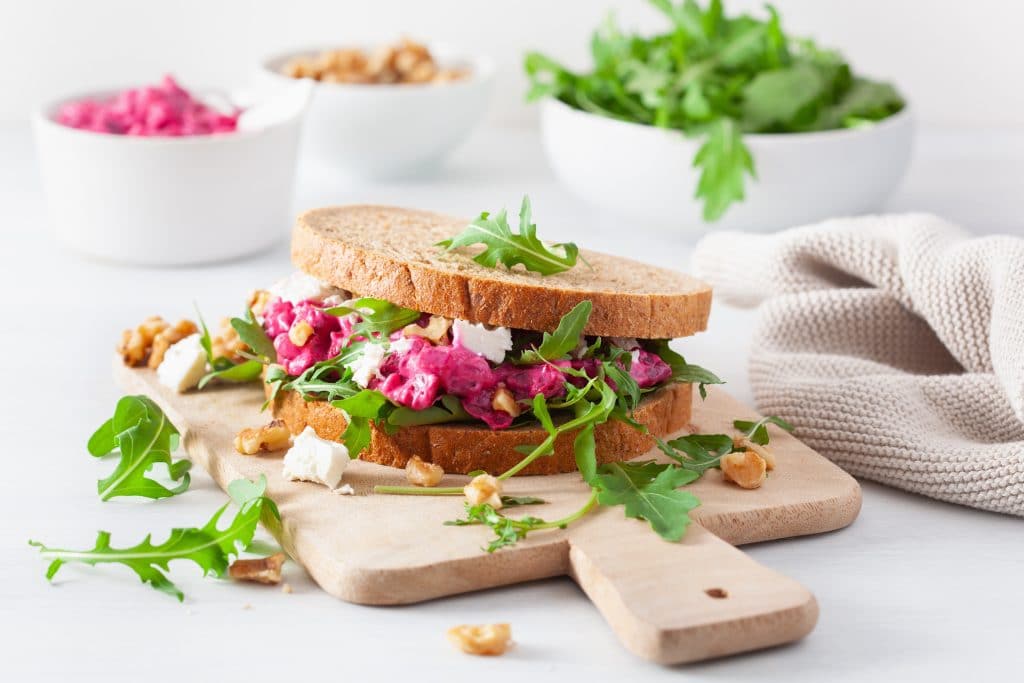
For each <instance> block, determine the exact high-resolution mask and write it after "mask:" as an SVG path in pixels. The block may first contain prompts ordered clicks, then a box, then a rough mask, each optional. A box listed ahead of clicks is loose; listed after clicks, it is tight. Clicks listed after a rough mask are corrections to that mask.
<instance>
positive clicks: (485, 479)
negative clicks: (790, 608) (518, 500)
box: [462, 474, 501, 510]
mask: <svg viewBox="0 0 1024 683" xmlns="http://www.w3.org/2000/svg"><path fill="white" fill-rule="evenodd" d="M462 492H463V493H464V494H466V500H468V501H469V504H470V505H480V504H481V503H487V504H488V505H490V506H491V507H492V508H494V509H495V510H500V509H501V481H499V480H498V478H497V477H492V476H491V475H489V474H480V475H477V476H476V477H474V478H473V480H472V481H471V482H469V483H468V484H466V485H465V486H464V487H463V489H462Z"/></svg>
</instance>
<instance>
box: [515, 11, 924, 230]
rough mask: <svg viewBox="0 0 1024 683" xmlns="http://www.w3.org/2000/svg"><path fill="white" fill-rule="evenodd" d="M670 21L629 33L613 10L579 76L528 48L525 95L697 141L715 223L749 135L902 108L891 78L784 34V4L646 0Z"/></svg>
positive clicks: (749, 163) (831, 124)
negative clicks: (759, 6) (754, 9)
mask: <svg viewBox="0 0 1024 683" xmlns="http://www.w3.org/2000/svg"><path fill="white" fill-rule="evenodd" d="M651 4H652V5H653V6H654V7H655V8H657V9H658V10H659V11H660V12H662V13H663V14H664V15H665V17H666V19H667V23H668V27H667V29H666V30H665V31H663V32H661V33H659V34H657V35H652V36H647V35H627V34H625V33H623V32H622V31H621V30H620V29H619V28H618V27H617V26H616V25H615V23H614V22H613V21H612V20H611V19H610V18H609V20H608V21H606V22H605V23H604V24H603V25H601V26H600V27H599V28H598V29H597V30H596V31H595V32H594V34H593V37H592V39H591V44H590V47H591V54H592V57H593V69H592V70H591V71H589V72H586V73H576V72H573V71H570V70H568V69H566V68H565V67H564V66H562V65H561V64H559V63H558V62H556V61H555V60H553V59H551V58H550V57H546V56H544V55H541V54H538V53H530V54H528V55H526V58H525V61H524V69H525V71H526V74H527V76H528V78H529V80H530V89H529V91H528V93H527V99H528V100H537V99H540V98H542V97H554V98H557V99H559V100H561V101H562V102H564V103H565V104H567V105H569V106H571V107H574V108H576V109H579V110H582V111H586V112H590V113H593V114H598V115H600V116H607V117H610V118H615V119H619V120H623V121H631V122H635V123H640V124H644V125H651V126H658V127H660V128H666V129H672V130H678V131H681V132H682V133H683V134H685V135H688V136H692V137H696V138H700V139H701V140H702V144H701V146H700V148H699V150H698V152H697V154H696V157H695V159H694V166H696V167H698V168H700V171H701V173H700V179H699V180H698V185H697V187H696V188H695V196H696V197H697V198H698V199H700V200H702V201H703V214H704V219H705V220H707V221H714V220H716V219H718V218H720V217H721V216H722V215H723V214H724V213H725V212H726V211H727V210H728V208H729V207H730V206H731V205H733V204H734V203H736V202H739V201H742V199H743V197H744V194H745V192H744V186H745V185H746V182H747V177H748V176H749V177H754V176H755V170H754V169H755V164H754V159H753V158H752V157H751V154H750V151H749V149H748V148H747V146H746V145H745V144H744V141H743V135H744V134H746V133H800V132H805V131H819V130H831V129H835V128H852V127H857V126H863V125H871V124H873V123H874V122H877V121H881V120H882V119H885V118H887V117H889V116H891V115H893V114H895V113H896V112H898V111H900V110H901V109H903V107H904V101H903V98H902V97H901V96H900V94H899V93H898V92H897V91H896V89H895V88H893V87H892V86H891V85H889V84H886V83H878V82H874V81H870V80H868V79H865V78H860V77H858V76H855V75H853V74H852V73H851V70H850V66H849V64H847V63H846V61H844V60H843V58H842V57H841V56H840V55H839V54H838V53H836V52H834V51H831V50H824V49H820V48H818V47H817V46H816V45H815V44H814V43H813V42H812V41H810V40H806V39H797V38H792V37H790V36H788V35H787V34H786V33H785V32H784V31H783V29H782V24H781V20H780V18H779V14H778V12H776V11H775V9H774V8H773V7H771V6H770V5H768V6H767V12H768V16H767V18H764V19H759V18H755V17H752V16H750V15H746V14H742V15H738V16H732V17H727V16H725V12H724V10H723V6H722V2H721V1H720V0H710V2H708V3H707V4H706V5H705V6H704V7H703V8H702V7H701V5H699V4H698V3H697V2H695V1H694V0H682V1H681V2H673V1H672V0H651Z"/></svg>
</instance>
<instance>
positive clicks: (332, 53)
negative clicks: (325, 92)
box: [281, 38, 469, 84]
mask: <svg viewBox="0 0 1024 683" xmlns="http://www.w3.org/2000/svg"><path fill="white" fill-rule="evenodd" d="M281 72H282V73H283V74H285V75H286V76H290V77H292V78H312V79H313V80H317V81H324V82H327V83H361V84H390V83H398V84H404V83H450V82H452V81H457V80H461V79H463V78H466V77H467V76H468V75H469V71H468V70H467V69H464V68H446V69H442V68H441V67H440V66H439V65H438V64H437V62H436V61H435V60H434V56H433V55H432V54H430V50H428V49H427V47H426V46H425V45H423V44H422V43H417V42H415V41H412V40H409V39H407V38H406V39H403V40H401V41H399V42H398V43H396V44H394V45H382V46H380V47H379V48H377V49H376V50H374V51H373V52H372V53H367V52H364V51H363V50H359V49H353V48H341V49H337V50H325V51H323V52H320V53H318V54H314V55H303V56H299V57H295V58H293V59H291V60H289V61H288V63H287V64H285V65H284V67H283V68H282V69H281Z"/></svg>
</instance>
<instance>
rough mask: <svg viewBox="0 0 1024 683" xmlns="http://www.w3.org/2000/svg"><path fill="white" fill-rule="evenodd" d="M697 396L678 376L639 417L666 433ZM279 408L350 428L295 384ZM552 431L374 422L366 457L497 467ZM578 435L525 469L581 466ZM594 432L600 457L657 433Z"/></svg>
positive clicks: (299, 418) (328, 429) (611, 457)
mask: <svg viewBox="0 0 1024 683" xmlns="http://www.w3.org/2000/svg"><path fill="white" fill-rule="evenodd" d="M267 391H268V393H269V391H270V388H269V386H268V388H267ZM692 398H693V388H692V385H689V384H671V385H669V386H667V387H664V388H662V389H659V390H658V391H655V392H653V393H651V394H649V395H648V396H647V397H645V398H644V399H643V401H641V403H640V405H639V406H638V407H637V410H636V414H635V417H636V419H637V421H639V422H640V423H641V424H644V425H646V426H647V428H648V429H649V430H650V432H651V434H655V435H657V436H666V435H668V434H671V433H672V432H675V431H678V430H680V429H683V428H684V427H686V426H687V425H689V423H690V407H691V403H692ZM273 413H274V417H275V418H278V419H281V420H284V422H285V424H287V425H288V429H290V430H291V432H292V433H293V434H298V433H299V432H301V431H302V430H303V429H305V428H306V426H307V425H308V426H311V427H312V428H313V430H314V431H315V432H316V433H317V435H319V436H320V437H321V438H324V439H334V440H340V437H341V433H342V432H343V431H344V430H345V417H344V416H343V415H342V413H341V411H340V410H338V409H337V408H334V407H332V406H331V405H330V404H329V403H327V402H325V401H306V400H305V399H303V398H302V396H300V395H299V394H297V393H295V392H293V391H282V392H280V393H278V396H277V399H276V400H275V401H274V404H273ZM546 437H547V432H545V431H544V429H543V428H542V427H541V426H540V425H539V424H536V425H528V426H521V427H513V428H511V429H502V430H492V429H488V428H487V427H486V426H485V425H482V424H479V425H477V424H458V423H451V424H439V425H418V426H413V427H402V428H400V429H399V430H398V431H397V432H395V433H394V434H387V433H385V432H384V430H382V429H379V428H377V427H373V437H372V440H371V442H370V446H369V447H368V448H367V449H366V450H365V451H363V452H362V453H361V454H360V456H359V457H360V459H361V460H367V461H370V462H375V463H379V464H381V465H389V466H391V467H405V465H406V463H407V462H408V461H409V459H410V458H411V457H412V456H414V455H418V456H420V458H422V459H423V460H426V461H428V462H433V463H436V464H438V465H440V466H441V467H442V468H443V469H444V471H445V472H449V473H455V474H466V473H468V472H472V471H474V470H486V471H487V472H490V473H492V474H498V473H500V472H503V471H505V470H507V469H508V468H510V467H512V466H513V465H515V464H516V463H517V462H519V461H520V460H522V458H523V455H522V454H521V453H519V452H517V451H516V450H515V447H516V446H520V445H523V444H534V445H535V444H539V443H540V442H541V441H543V440H544V439H545V438H546ZM574 438H575V433H567V434H563V435H561V436H560V437H559V438H558V439H557V440H556V441H555V452H554V454H553V455H551V456H548V457H543V458H539V459H537V460H536V461H535V462H534V463H533V464H532V465H530V466H529V467H527V468H526V469H525V470H523V474H558V473H561V472H572V471H574V470H575V469H576V458H575V455H574V454H573V439H574ZM594 438H595V441H596V446H597V462H598V464H603V463H606V462H614V461H618V460H629V459H631V458H635V457H637V456H638V455H642V454H644V453H646V452H647V451H649V450H650V449H651V448H652V447H653V446H654V441H653V439H651V437H649V436H645V435H643V434H641V433H640V432H639V431H637V430H636V429H634V428H633V427H630V426H629V425H627V424H625V423H623V422H620V421H618V420H609V421H608V422H605V423H604V424H601V425H598V426H597V428H596V429H595V430H594Z"/></svg>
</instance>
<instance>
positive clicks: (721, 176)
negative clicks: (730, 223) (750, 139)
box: [693, 118, 756, 222]
mask: <svg viewBox="0 0 1024 683" xmlns="http://www.w3.org/2000/svg"><path fill="white" fill-rule="evenodd" d="M693 165H694V167H696V168H699V169H701V173H700V180H699V181H698V182H697V191H696V193H695V194H694V196H695V197H697V198H698V199H703V200H704V220H706V221H709V222H710V221H714V220H717V219H719V218H721V217H722V215H724V214H725V210H726V209H728V208H729V205H730V204H732V203H733V202H738V201H740V200H742V199H743V176H744V175H750V176H751V177H756V173H755V172H754V158H753V157H752V156H751V155H750V150H749V149H747V146H746V144H745V143H744V142H743V136H742V135H741V134H740V128H739V126H738V125H736V122H735V121H733V120H732V119H730V118H721V119H718V121H716V122H715V123H713V124H712V125H711V130H710V132H709V133H708V137H707V138H706V139H705V140H704V144H703V145H701V147H700V149H699V150H697V156H695V157H694V158H693Z"/></svg>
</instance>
